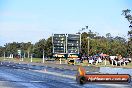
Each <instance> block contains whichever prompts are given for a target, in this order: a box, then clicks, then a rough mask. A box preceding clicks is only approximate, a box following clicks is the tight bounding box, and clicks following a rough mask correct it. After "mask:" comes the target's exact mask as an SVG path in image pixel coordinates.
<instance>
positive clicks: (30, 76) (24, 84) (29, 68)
mask: <svg viewBox="0 0 132 88" xmlns="http://www.w3.org/2000/svg"><path fill="white" fill-rule="evenodd" d="M90 74H91V73H90ZM75 75H76V70H69V69H67V70H64V69H59V68H53V67H47V66H36V65H30V64H16V63H12V62H11V63H9V62H2V63H0V88H132V83H130V84H108V83H88V84H84V85H79V84H77V83H76V81H75Z"/></svg>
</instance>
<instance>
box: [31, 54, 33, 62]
mask: <svg viewBox="0 0 132 88" xmlns="http://www.w3.org/2000/svg"><path fill="white" fill-rule="evenodd" d="M31 62H33V55H32V54H31Z"/></svg>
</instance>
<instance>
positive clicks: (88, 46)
mask: <svg viewBox="0 0 132 88" xmlns="http://www.w3.org/2000/svg"><path fill="white" fill-rule="evenodd" d="M87 39H88V46H87V47H88V56H89V37H87Z"/></svg>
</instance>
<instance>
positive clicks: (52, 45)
mask: <svg viewBox="0 0 132 88" xmlns="http://www.w3.org/2000/svg"><path fill="white" fill-rule="evenodd" d="M53 36H54V34H52V46H53V51H52V53H54V37H53Z"/></svg>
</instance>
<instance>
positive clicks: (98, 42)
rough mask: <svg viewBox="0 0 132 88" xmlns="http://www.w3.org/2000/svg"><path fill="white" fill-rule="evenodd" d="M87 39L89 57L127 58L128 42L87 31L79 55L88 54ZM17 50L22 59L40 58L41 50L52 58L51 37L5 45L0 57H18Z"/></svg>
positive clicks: (1, 48) (0, 49)
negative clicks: (32, 41)
mask: <svg viewBox="0 0 132 88" xmlns="http://www.w3.org/2000/svg"><path fill="white" fill-rule="evenodd" d="M87 37H89V55H95V54H98V53H105V54H108V55H116V54H121V55H122V56H124V57H126V56H129V53H128V51H127V50H128V41H127V40H126V39H125V38H123V37H120V36H116V37H112V35H111V34H110V33H107V34H106V36H99V35H97V34H96V33H94V32H92V31H91V30H89V32H83V33H82V34H81V43H82V44H81V50H80V53H82V54H86V55H87V54H88V39H87ZM18 50H21V53H22V54H23V56H24V57H28V58H29V57H30V54H33V57H39V58H42V56H43V53H42V52H43V50H44V51H45V57H52V37H49V38H48V39H40V40H39V41H38V42H36V43H35V44H32V43H31V42H27V43H24V42H21V43H18V42H13V43H6V44H5V45H4V46H3V47H2V46H0V56H3V55H4V52H5V55H6V56H9V55H10V54H13V55H14V57H15V56H17V55H18Z"/></svg>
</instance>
